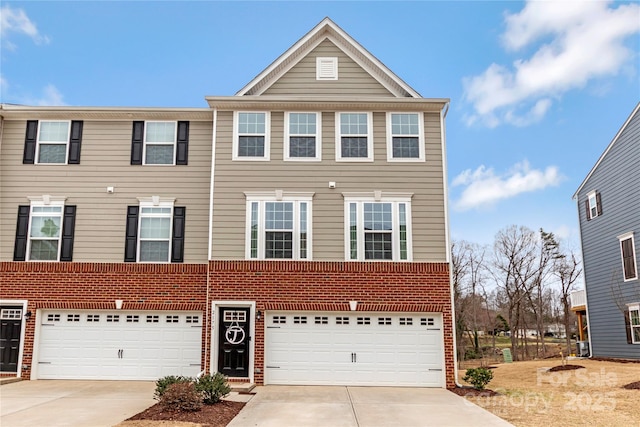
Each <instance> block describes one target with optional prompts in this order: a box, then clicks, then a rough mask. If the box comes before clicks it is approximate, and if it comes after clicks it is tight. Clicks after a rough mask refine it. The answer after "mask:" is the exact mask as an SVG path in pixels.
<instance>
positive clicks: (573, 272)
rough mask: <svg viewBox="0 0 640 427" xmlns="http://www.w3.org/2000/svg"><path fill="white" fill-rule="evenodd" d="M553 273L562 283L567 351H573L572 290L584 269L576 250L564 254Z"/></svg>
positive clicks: (561, 298)
mask: <svg viewBox="0 0 640 427" xmlns="http://www.w3.org/2000/svg"><path fill="white" fill-rule="evenodd" d="M553 273H554V274H555V276H556V277H557V278H558V282H559V283H560V302H561V304H562V312H563V320H564V330H565V335H566V338H565V339H566V342H565V343H566V345H567V353H566V354H570V353H571V335H570V334H569V326H570V323H571V314H572V312H571V301H570V300H569V299H570V296H571V292H572V291H573V290H574V285H575V283H576V281H577V280H578V279H579V278H580V274H581V273H582V269H581V268H580V260H579V259H578V257H577V256H576V253H575V251H573V250H571V251H570V252H569V254H563V255H562V257H561V258H559V259H558V260H557V261H556V263H555V266H554V270H553Z"/></svg>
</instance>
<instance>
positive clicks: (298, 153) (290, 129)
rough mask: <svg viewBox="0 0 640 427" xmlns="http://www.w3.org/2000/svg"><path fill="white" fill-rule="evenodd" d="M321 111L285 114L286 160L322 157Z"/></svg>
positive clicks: (305, 159) (319, 158) (307, 159)
mask: <svg viewBox="0 0 640 427" xmlns="http://www.w3.org/2000/svg"><path fill="white" fill-rule="evenodd" d="M320 118H321V113H287V114H285V119H284V120H285V122H284V128H285V141H284V160H299V161H300V160H302V161H310V160H311V161H313V160H316V161H319V160H321V159H322V153H321V151H322V148H321V147H322V145H321V141H322V138H321V134H320V129H321V125H320Z"/></svg>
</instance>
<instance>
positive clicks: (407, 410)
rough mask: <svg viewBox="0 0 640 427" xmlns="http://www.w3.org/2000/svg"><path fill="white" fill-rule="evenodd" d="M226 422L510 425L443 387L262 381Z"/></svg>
mask: <svg viewBox="0 0 640 427" xmlns="http://www.w3.org/2000/svg"><path fill="white" fill-rule="evenodd" d="M254 391H255V392H257V393H256V395H255V396H254V397H253V399H251V400H250V401H249V403H247V405H246V406H245V407H244V408H243V409H242V411H241V412H240V413H239V414H238V416H237V417H236V418H235V419H234V420H233V421H231V423H230V424H229V426H228V427H250V426H251V427H254V426H260V427H271V426H273V427H286V426H296V427H303V426H304V427H315V426H317V427H325V426H333V427H339V426H344V427H382V426H384V427H387V426H402V427H422V426H425V427H426V426H443V427H445V426H450V427H453V426H464V427H466V426H483V427H484V426H486V427H508V426H512V425H511V424H509V423H508V422H506V421H504V420H503V419H501V418H498V417H497V416H495V415H493V414H491V413H490V412H487V411H485V410H484V409H482V408H480V407H479V406H477V405H475V404H473V403H471V402H469V401H468V400H466V399H464V398H463V397H460V396H458V395H455V394H453V393H451V392H449V391H447V390H444V389H437V388H394V387H320V386H318V387H309V386H264V387H258V388H256V389H255V390H254Z"/></svg>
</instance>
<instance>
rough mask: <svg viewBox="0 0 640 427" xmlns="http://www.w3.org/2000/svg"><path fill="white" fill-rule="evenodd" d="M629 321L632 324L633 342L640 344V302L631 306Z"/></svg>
mask: <svg viewBox="0 0 640 427" xmlns="http://www.w3.org/2000/svg"><path fill="white" fill-rule="evenodd" d="M629 323H630V326H631V342H632V343H633V344H640V304H636V305H630V306H629Z"/></svg>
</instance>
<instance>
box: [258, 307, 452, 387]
mask: <svg viewBox="0 0 640 427" xmlns="http://www.w3.org/2000/svg"><path fill="white" fill-rule="evenodd" d="M274 318H275V319H276V320H277V322H278V324H277V325H274V324H273V323H272V320H273V319H274ZM305 318H306V319H307V323H303V321H302V319H305ZM296 319H297V321H298V323H294V322H295V320H296ZM266 321H267V329H266V337H265V367H266V374H265V380H266V382H267V383H268V384H301V385H302V384H334V385H388V386H395V385H405V386H434V387H442V386H443V385H444V378H443V372H442V366H443V359H444V357H443V349H442V348H443V347H442V346H443V339H442V332H441V330H440V325H441V315H440V314H436V313H410V314H400V313H362V314H360V313H358V315H354V313H332V314H329V313H309V312H306V313H304V312H270V313H267V316H266ZM429 369H433V371H430V370H429Z"/></svg>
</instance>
